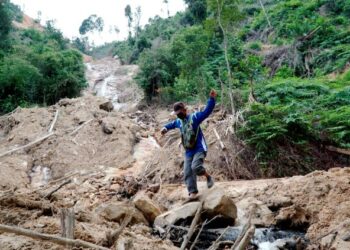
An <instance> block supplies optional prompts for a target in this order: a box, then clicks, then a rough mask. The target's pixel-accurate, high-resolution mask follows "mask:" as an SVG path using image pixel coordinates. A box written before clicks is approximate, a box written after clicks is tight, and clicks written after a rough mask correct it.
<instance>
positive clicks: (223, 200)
mask: <svg viewBox="0 0 350 250" xmlns="http://www.w3.org/2000/svg"><path fill="white" fill-rule="evenodd" d="M199 200H200V201H195V202H189V203H187V204H185V205H183V206H180V207H177V208H174V209H172V210H170V211H168V212H166V213H164V214H161V215H159V216H158V217H157V218H156V219H155V221H154V225H155V226H158V227H163V228H164V227H165V226H167V225H170V224H175V223H176V222H177V221H179V220H181V219H182V220H184V219H187V218H190V217H193V216H194V215H195V213H196V211H197V209H198V206H199V204H200V202H203V208H202V210H203V212H204V213H203V214H202V217H204V218H213V217H215V216H217V215H220V216H222V217H223V219H224V220H225V221H226V222H227V223H228V224H231V225H233V224H234V222H235V220H236V218H237V208H236V205H235V204H234V202H233V200H232V199H231V198H229V197H228V196H227V195H225V192H224V190H223V189H220V188H212V189H210V190H208V191H204V192H203V194H201V195H200V196H199ZM204 218H203V219H204Z"/></svg>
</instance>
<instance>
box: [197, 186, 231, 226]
mask: <svg viewBox="0 0 350 250" xmlns="http://www.w3.org/2000/svg"><path fill="white" fill-rule="evenodd" d="M202 199H204V204H203V210H205V211H206V213H207V214H208V215H210V216H216V215H222V216H224V217H225V218H227V219H232V220H235V219H236V218H237V208H236V205H235V203H234V202H233V200H232V199H231V198H229V197H228V196H227V195H225V192H224V190H223V189H221V188H212V189H210V190H209V191H208V192H207V193H205V194H203V197H202Z"/></svg>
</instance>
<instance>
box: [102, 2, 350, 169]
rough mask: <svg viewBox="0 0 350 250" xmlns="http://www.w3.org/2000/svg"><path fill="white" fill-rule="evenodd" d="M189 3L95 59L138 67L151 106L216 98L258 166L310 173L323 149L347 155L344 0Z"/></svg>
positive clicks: (348, 52) (349, 34) (349, 59)
mask: <svg viewBox="0 0 350 250" xmlns="http://www.w3.org/2000/svg"><path fill="white" fill-rule="evenodd" d="M185 2H186V3H187V9H186V11H185V12H184V13H178V14H177V15H175V16H173V17H169V18H160V17H155V18H153V19H151V20H150V21H149V24H147V25H146V26H145V27H144V28H142V29H140V28H139V27H136V26H135V29H134V32H133V33H132V34H131V32H130V33H129V37H128V39H126V40H125V41H122V42H116V43H114V44H112V45H111V44H109V45H108V44H107V45H105V46H104V47H100V48H98V49H97V50H96V51H100V52H101V51H106V50H107V48H112V51H113V53H114V54H115V55H117V56H118V57H119V58H120V59H121V61H122V62H123V63H126V64H128V63H137V64H138V65H139V66H140V72H139V74H138V76H137V78H136V80H137V82H138V83H139V85H140V86H141V87H142V88H143V89H144V91H145V94H146V97H147V99H148V101H149V102H160V103H165V104H167V103H172V102H174V101H176V100H184V101H188V102H197V101H198V100H201V101H204V100H205V98H206V96H207V90H208V89H210V88H216V89H218V90H220V92H221V94H220V97H221V104H222V105H224V106H225V107H226V110H227V111H228V112H229V113H234V114H235V115H236V117H238V118H240V119H236V120H237V121H236V122H234V124H233V126H236V127H237V129H238V130H237V131H238V133H237V135H238V136H239V137H240V138H242V139H243V140H244V141H245V143H247V144H249V145H251V146H252V147H253V148H254V149H255V151H256V156H257V158H258V160H259V162H260V164H261V166H262V167H263V168H265V167H266V169H268V168H269V167H275V168H279V166H280V165H282V166H293V167H295V166H298V168H300V171H301V172H309V171H310V170H311V169H313V168H314V167H315V164H322V161H321V163H320V161H316V159H318V160H319V159H320V158H322V157H328V156H329V155H328V154H325V153H324V150H323V149H324V147H327V146H336V147H341V148H349V147H350V105H349V104H350V71H349V66H350V30H349V24H350V23H349V22H350V21H349V20H350V19H349V18H350V1H347V0H346V1H341V0H310V1H301V0H265V1H255V0H249V1H238V0H186V1H185ZM125 15H126V18H128V17H129V20H130V15H132V13H131V14H130V11H129V12H126V13H125ZM131 20H132V18H131ZM130 27H132V25H130ZM272 159H273V162H274V163H273V164H274V166H271V164H272V163H271V162H272V161H271V160H272ZM326 161H327V160H326ZM316 162H317V163H316ZM318 167H320V166H318ZM281 175H283V174H281Z"/></svg>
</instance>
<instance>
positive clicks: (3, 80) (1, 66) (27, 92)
mask: <svg viewBox="0 0 350 250" xmlns="http://www.w3.org/2000/svg"><path fill="white" fill-rule="evenodd" d="M41 83H42V75H41V73H40V72H39V70H38V69H37V68H36V67H34V66H33V65H31V63H30V62H28V61H26V60H23V59H21V58H19V57H16V56H10V57H6V58H5V59H4V60H3V61H2V62H1V63H0V100H1V101H0V113H1V112H9V111H11V110H13V109H14V108H16V107H17V106H20V105H26V104H30V103H35V102H36V101H37V97H38V94H39V89H40V84H41Z"/></svg>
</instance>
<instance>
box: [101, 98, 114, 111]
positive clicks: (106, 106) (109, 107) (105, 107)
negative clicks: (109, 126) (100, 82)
mask: <svg viewBox="0 0 350 250" xmlns="http://www.w3.org/2000/svg"><path fill="white" fill-rule="evenodd" d="M100 109H103V110H105V111H107V112H111V111H112V110H113V109H114V106H113V103H112V102H111V101H108V102H105V103H102V104H100Z"/></svg>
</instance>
